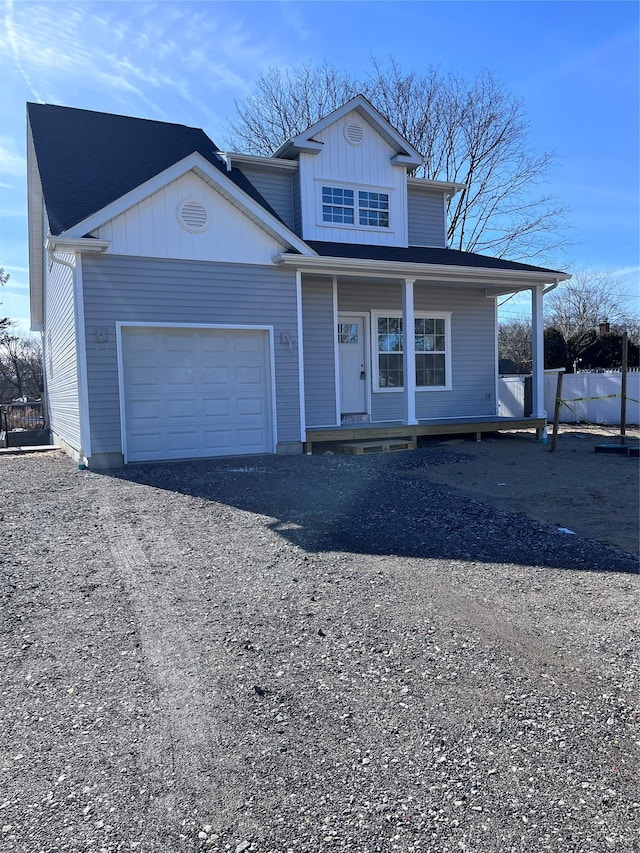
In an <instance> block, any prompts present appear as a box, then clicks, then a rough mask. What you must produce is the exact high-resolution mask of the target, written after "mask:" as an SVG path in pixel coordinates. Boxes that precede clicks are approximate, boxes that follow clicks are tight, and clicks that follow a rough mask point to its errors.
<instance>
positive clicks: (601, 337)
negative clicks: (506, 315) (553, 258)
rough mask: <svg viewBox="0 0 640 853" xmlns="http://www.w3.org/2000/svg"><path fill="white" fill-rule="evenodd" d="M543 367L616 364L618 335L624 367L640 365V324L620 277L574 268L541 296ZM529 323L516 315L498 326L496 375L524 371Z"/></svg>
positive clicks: (528, 368)
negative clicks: (625, 344) (625, 352)
mask: <svg viewBox="0 0 640 853" xmlns="http://www.w3.org/2000/svg"><path fill="white" fill-rule="evenodd" d="M544 320H545V329H544V366H545V369H547V370H548V369H552V368H559V367H564V368H565V370H566V371H567V372H568V373H573V372H574V371H575V370H594V369H598V368H615V367H620V366H621V364H622V340H623V333H624V332H626V333H627V338H628V342H629V343H628V360H627V364H628V366H629V367H638V366H640V363H639V359H640V323H639V321H638V318H637V317H634V316H633V315H632V314H631V313H630V312H629V310H628V305H627V297H626V295H625V292H624V287H623V284H622V281H621V279H620V278H618V277H616V276H614V275H611V274H609V273H602V272H599V271H593V270H579V271H577V272H575V273H574V275H573V278H572V279H570V280H569V281H567V282H564V283H563V284H561V285H560V286H559V287H558V288H557V289H556V290H554V291H552V292H551V293H550V294H549V295H548V296H547V297H546V303H545V314H544ZM531 353H532V348H531V322H530V320H529V319H528V318H516V319H513V320H508V321H506V322H502V323H500V325H499V327H498V354H499V358H500V361H501V365H500V372H501V373H510V372H518V373H528V372H530V371H531V366H532V354H531Z"/></svg>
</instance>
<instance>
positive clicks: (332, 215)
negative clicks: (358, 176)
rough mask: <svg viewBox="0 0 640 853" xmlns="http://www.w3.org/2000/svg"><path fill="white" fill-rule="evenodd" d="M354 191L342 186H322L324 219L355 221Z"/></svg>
mask: <svg viewBox="0 0 640 853" xmlns="http://www.w3.org/2000/svg"><path fill="white" fill-rule="evenodd" d="M354 195H355V194H354V192H353V190H346V189H342V188H340V187H322V221H323V222H338V223H341V224H342V223H344V224H346V225H353V223H354V210H355V207H354Z"/></svg>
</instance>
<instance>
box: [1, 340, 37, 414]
mask: <svg viewBox="0 0 640 853" xmlns="http://www.w3.org/2000/svg"><path fill="white" fill-rule="evenodd" d="M42 389H43V378H42V346H41V344H40V341H39V339H38V338H37V337H34V336H21V335H10V334H8V333H7V332H5V333H4V334H2V335H1V336H0V401H1V402H6V403H8V402H10V401H11V400H14V399H19V398H21V397H31V398H38V397H40V396H41V395H42Z"/></svg>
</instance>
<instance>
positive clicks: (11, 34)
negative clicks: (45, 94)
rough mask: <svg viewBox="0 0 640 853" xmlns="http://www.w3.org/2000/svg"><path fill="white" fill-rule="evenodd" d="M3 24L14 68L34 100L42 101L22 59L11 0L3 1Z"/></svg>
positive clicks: (19, 37)
mask: <svg viewBox="0 0 640 853" xmlns="http://www.w3.org/2000/svg"><path fill="white" fill-rule="evenodd" d="M4 25H5V32H6V41H7V44H8V47H9V52H10V53H11V56H12V57H13V61H14V62H15V65H16V68H17V69H18V72H19V73H20V76H21V77H22V79H23V80H24V82H25V83H26V86H27V88H28V90H29V91H30V92H31V95H32V97H33V98H34V100H36V101H39V102H40V103H43V101H42V98H41V97H40V95H39V93H38V91H37V90H36V88H35V86H34V85H33V83H32V81H31V75H30V74H29V71H28V70H27V68H26V66H25V64H24V63H23V61H22V57H23V51H22V49H21V47H22V46H21V44H20V42H21V33H20V31H19V29H18V28H17V27H16V25H15V22H14V9H13V0H6V2H5V16H4Z"/></svg>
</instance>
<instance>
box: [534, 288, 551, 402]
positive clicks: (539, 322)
mask: <svg viewBox="0 0 640 853" xmlns="http://www.w3.org/2000/svg"><path fill="white" fill-rule="evenodd" d="M542 300H543V296H542V288H541V287H533V288H531V344H532V356H533V359H532V360H533V363H532V366H531V372H532V374H533V377H532V389H531V390H532V401H531V402H532V411H531V417H532V418H544V417H546V414H547V413H546V412H545V409H544V325H543V317H542Z"/></svg>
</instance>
